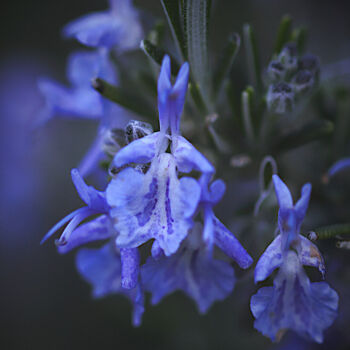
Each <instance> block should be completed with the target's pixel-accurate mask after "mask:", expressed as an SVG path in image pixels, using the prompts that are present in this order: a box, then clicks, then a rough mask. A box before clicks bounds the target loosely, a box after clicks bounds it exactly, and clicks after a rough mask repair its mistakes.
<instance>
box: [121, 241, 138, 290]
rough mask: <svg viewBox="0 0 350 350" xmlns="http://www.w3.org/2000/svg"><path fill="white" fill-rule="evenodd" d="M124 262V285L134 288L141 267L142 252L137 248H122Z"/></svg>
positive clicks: (124, 286) (122, 260) (127, 287)
mask: <svg viewBox="0 0 350 350" xmlns="http://www.w3.org/2000/svg"><path fill="white" fill-rule="evenodd" d="M120 257H121V262H122V287H123V288H125V289H133V288H135V287H136V285H137V282H138V277H139V269H140V254H139V250H138V249H137V248H131V249H126V248H122V249H120Z"/></svg>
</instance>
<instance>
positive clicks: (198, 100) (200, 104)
mask: <svg viewBox="0 0 350 350" xmlns="http://www.w3.org/2000/svg"><path fill="white" fill-rule="evenodd" d="M189 91H190V94H191V96H192V99H193V101H194V103H195V105H196V107H197V109H198V110H199V112H200V113H201V114H202V115H207V114H208V108H207V106H206V103H205V101H204V99H203V96H202V94H201V92H200V90H199V86H198V84H196V83H193V82H190V84H189Z"/></svg>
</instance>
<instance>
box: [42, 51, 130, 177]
mask: <svg viewBox="0 0 350 350" xmlns="http://www.w3.org/2000/svg"><path fill="white" fill-rule="evenodd" d="M95 77H101V78H103V79H105V80H107V81H108V82H110V83H111V84H116V83H117V73H116V71H115V69H114V67H113V65H112V64H111V61H110V59H109V55H108V52H107V51H106V50H104V49H101V50H98V51H96V52H76V53H73V54H72V55H71V56H70V57H69V59H68V68H67V78H68V80H69V82H70V84H71V86H70V87H66V86H63V85H61V84H60V83H57V82H56V81H53V80H51V79H48V78H41V79H39V83H38V86H39V89H40V91H41V93H42V94H43V96H44V97H45V101H46V104H45V107H44V108H42V110H41V113H40V115H39V117H38V118H37V123H36V125H41V124H43V123H45V122H47V121H48V120H49V119H51V118H53V117H68V118H79V119H92V120H98V121H99V122H100V123H99V129H98V132H97V136H96V139H95V141H94V142H93V143H92V146H91V147H90V149H89V150H88V152H87V153H86V155H85V157H84V158H83V160H82V161H81V163H80V165H79V171H80V172H81V174H82V175H83V176H85V175H88V174H89V173H90V172H91V171H93V170H94V169H95V168H96V165H97V163H98V161H99V160H100V159H101V158H102V157H103V142H104V139H105V137H106V134H107V132H108V130H109V129H111V128H114V127H119V126H121V125H123V124H124V123H125V122H126V120H127V119H128V117H129V116H128V114H127V113H126V112H125V111H124V110H123V109H122V108H121V107H119V106H118V105H116V104H114V103H112V102H110V101H108V100H106V99H104V98H103V97H102V96H101V95H100V94H99V93H98V92H96V91H95V90H94V89H93V88H92V86H91V80H92V78H95Z"/></svg>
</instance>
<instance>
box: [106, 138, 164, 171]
mask: <svg viewBox="0 0 350 350" xmlns="http://www.w3.org/2000/svg"><path fill="white" fill-rule="evenodd" d="M162 139H163V137H162V134H161V133H160V132H155V133H153V134H151V135H148V136H145V137H142V138H141V139H137V140H135V141H133V142H131V143H130V144H128V145H127V146H125V147H123V148H122V149H121V150H120V151H119V152H118V153H117V154H116V155H115V157H114V159H113V164H114V165H115V166H116V167H122V166H124V165H126V164H130V163H141V164H143V163H149V162H150V161H152V159H153V158H154V157H155V156H156V152H157V150H158V144H160V143H161V142H163V140H162Z"/></svg>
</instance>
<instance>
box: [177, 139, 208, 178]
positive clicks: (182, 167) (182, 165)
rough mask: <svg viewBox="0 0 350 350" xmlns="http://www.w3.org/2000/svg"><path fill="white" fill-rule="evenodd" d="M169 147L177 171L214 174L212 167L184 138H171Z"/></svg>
mask: <svg viewBox="0 0 350 350" xmlns="http://www.w3.org/2000/svg"><path fill="white" fill-rule="evenodd" d="M171 147H172V154H173V155H174V157H175V159H176V164H177V166H178V168H179V171H181V172H183V173H189V172H191V171H192V170H197V171H200V172H202V173H210V174H212V173H214V167H213V166H212V165H211V164H210V162H209V161H208V160H207V159H206V158H205V157H204V156H203V154H202V153H200V152H199V151H198V150H197V149H196V148H195V147H194V146H193V145H192V144H191V143H190V142H188V141H187V140H186V139H185V138H184V137H182V136H173V137H172V146H171Z"/></svg>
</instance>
